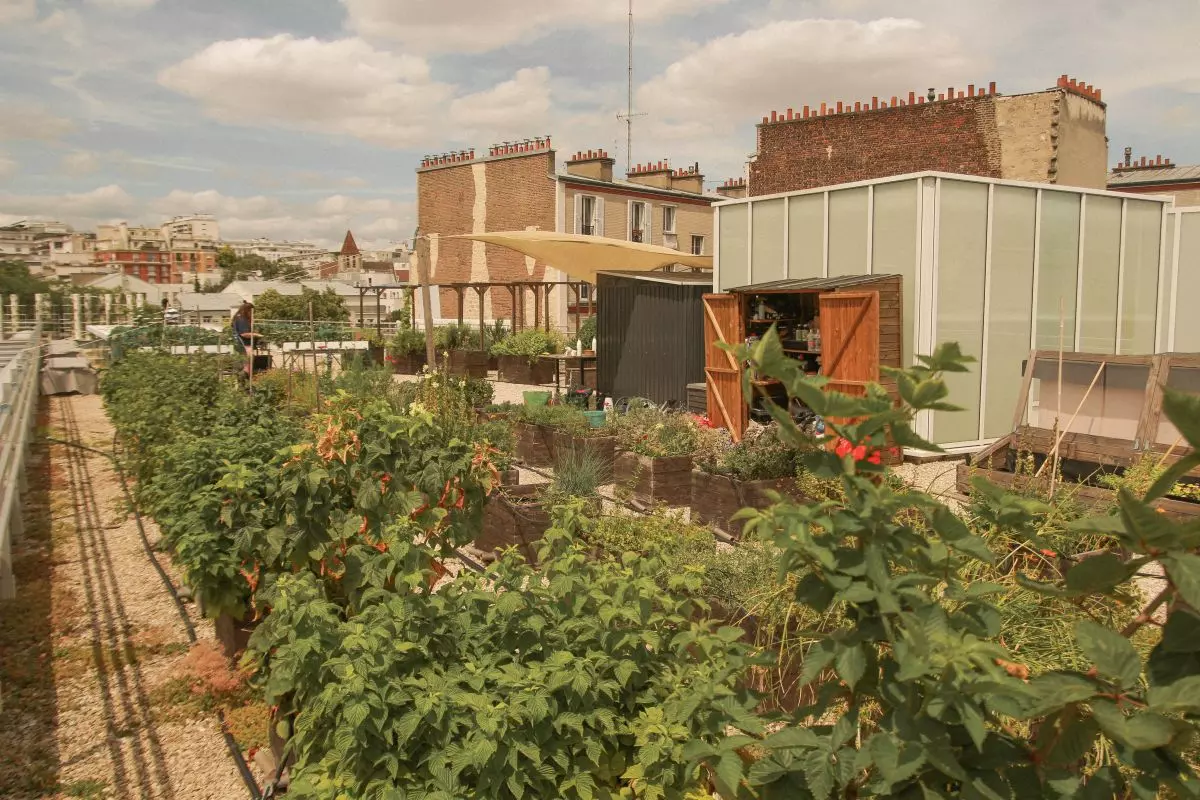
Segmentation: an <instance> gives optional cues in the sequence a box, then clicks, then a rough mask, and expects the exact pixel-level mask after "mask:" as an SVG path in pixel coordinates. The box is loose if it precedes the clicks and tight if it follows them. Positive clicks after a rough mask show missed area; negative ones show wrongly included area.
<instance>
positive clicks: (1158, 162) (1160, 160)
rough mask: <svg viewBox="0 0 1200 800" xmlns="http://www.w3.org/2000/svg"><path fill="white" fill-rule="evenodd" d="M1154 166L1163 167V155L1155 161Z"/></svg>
mask: <svg viewBox="0 0 1200 800" xmlns="http://www.w3.org/2000/svg"><path fill="white" fill-rule="evenodd" d="M1154 164H1155V165H1156V166H1160V165H1162V156H1161V155H1160V156H1158V157H1157V158H1155V159H1154Z"/></svg>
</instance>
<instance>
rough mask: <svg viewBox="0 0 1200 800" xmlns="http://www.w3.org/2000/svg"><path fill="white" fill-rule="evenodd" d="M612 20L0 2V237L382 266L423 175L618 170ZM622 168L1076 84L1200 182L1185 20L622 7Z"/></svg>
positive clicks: (1191, 32) (715, 173)
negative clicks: (808, 127) (349, 244)
mask: <svg viewBox="0 0 1200 800" xmlns="http://www.w3.org/2000/svg"><path fill="white" fill-rule="evenodd" d="M626 13H627V0H503V1H502V2H497V0H436V2H435V0H203V2H200V0H0V222H9V221H12V220H14V219H20V218H26V217H33V218H50V219H59V220H62V221H64V222H68V223H71V224H72V225H74V226H75V227H76V228H77V229H80V230H86V229H89V228H92V227H94V226H95V225H96V224H98V223H103V222H109V221H114V220H126V221H128V222H130V223H131V224H135V223H136V224H153V225H157V224H160V223H161V221H162V220H163V219H165V218H168V217H170V216H172V215H176V214H188V213H193V212H200V213H212V214H216V215H217V216H218V218H219V221H220V223H221V230H222V234H223V236H224V237H226V238H250V237H259V236H262V237H269V238H275V239H305V240H308V241H314V242H317V243H319V244H322V245H324V246H334V245H336V244H338V243H339V242H340V240H341V238H342V236H343V235H344V234H345V231H346V230H347V229H348V228H352V229H353V230H354V234H355V237H356V239H357V240H358V242H359V244H360V246H363V247H366V248H371V249H374V248H380V249H381V248H385V247H389V246H391V245H392V244H393V243H395V242H399V241H403V240H405V239H408V238H409V237H411V236H412V233H413V230H414V228H415V226H416V211H415V193H414V189H415V183H416V178H415V172H414V170H415V168H416V166H417V164H418V163H419V162H420V159H421V157H422V156H423V155H425V154H431V153H440V152H444V151H448V150H458V149H465V148H469V147H476V148H477V149H483V148H486V147H487V146H488V145H490V144H492V143H495V142H503V141H506V140H521V139H526V138H530V137H534V136H545V135H547V134H549V135H552V136H553V137H554V145H555V148H556V149H557V150H558V154H559V158H560V161H561V160H562V159H563V158H564V157H566V156H568V155H570V154H571V153H574V152H575V151H577V150H581V149H583V150H586V149H599V148H603V149H607V150H609V151H610V153H612V154H613V155H615V156H616V157H617V159H618V163H619V164H621V165H623V164H624V150H625V146H624V126H623V123H622V122H621V121H620V120H618V118H617V115H618V114H619V113H620V112H621V111H622V110H623V109H624V108H625V105H626V47H627V29H626ZM635 13H636V26H635V27H636V37H635V52H634V69H635V73H634V76H635V94H636V100H635V110H636V111H637V112H639V113H642V114H644V115H645V116H639V117H637V119H636V123H635V128H634V136H635V139H634V146H633V156H634V160H635V161H643V162H644V161H658V160H659V159H670V160H671V161H672V163H673V164H675V165H676V166H684V165H690V164H692V163H693V162H697V161H698V162H699V163H700V166H701V171H702V172H704V174H705V176H706V178H707V180H708V181H710V182H711V183H710V187H711V186H715V185H716V184H717V183H719V182H721V181H723V180H724V179H726V178H729V177H735V176H740V175H742V174H743V173H744V169H745V163H746V160H747V158H748V156H749V155H750V153H751V152H752V151H753V150H754V147H755V132H754V125H755V123H756V122H757V121H758V120H760V119H761V118H762V116H763V115H764V114H769V113H770V111H771V110H772V109H778V110H784V109H786V108H787V107H789V106H791V107H795V108H799V107H800V106H802V105H805V104H808V105H819V104H820V103H821V102H822V101H830V102H833V101H837V100H841V99H850V100H853V99H856V98H862V97H870V96H871V95H879V96H880V97H890V96H891V95H894V94H895V95H907V93H908V92H909V91H917V92H918V93H923V92H924V91H925V90H926V89H928V88H929V87H931V86H932V87H938V88H939V90H943V91H944V90H945V88H947V87H950V86H954V87H959V88H963V87H966V85H967V84H968V83H974V84H975V85H977V86H980V85H986V84H987V83H988V82H989V81H996V83H997V85H998V90H999V91H1000V92H1002V93H1006V94H1019V93H1022V92H1029V91H1037V90H1040V89H1045V88H1048V87H1051V86H1053V85H1054V84H1055V81H1056V80H1057V78H1058V76H1059V75H1060V74H1063V73H1068V74H1070V75H1071V76H1072V77H1076V78H1078V79H1081V80H1083V81H1086V82H1087V83H1091V84H1093V85H1094V86H1096V87H1097V88H1100V89H1101V90H1102V91H1103V93H1104V99H1105V101H1106V102H1107V103H1108V135H1109V139H1110V146H1109V161H1110V163H1115V162H1116V161H1117V160H1118V157H1119V154H1120V153H1121V152H1122V150H1123V148H1124V147H1125V146H1126V145H1129V146H1132V147H1133V148H1134V152H1135V154H1137V155H1139V156H1140V155H1150V156H1153V155H1155V154H1159V153H1161V154H1163V155H1164V156H1167V157H1170V158H1171V159H1172V160H1173V161H1175V162H1176V163H1180V164H1188V163H1191V164H1195V163H1200V56H1197V43H1198V42H1200V0H1152V1H1151V2H1144V3H1132V2H1128V0H1121V2H1109V0H1072V1H1071V2H1054V1H1053V0H1036V1H1035V0H1006V2H1004V3H984V2H978V1H977V0H904V1H903V2H898V1H897V0H635Z"/></svg>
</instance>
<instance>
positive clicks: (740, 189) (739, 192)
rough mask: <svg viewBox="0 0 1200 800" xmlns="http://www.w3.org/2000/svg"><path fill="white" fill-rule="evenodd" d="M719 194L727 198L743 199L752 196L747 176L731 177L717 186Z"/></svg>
mask: <svg viewBox="0 0 1200 800" xmlns="http://www.w3.org/2000/svg"><path fill="white" fill-rule="evenodd" d="M717 194H719V195H721V196H722V197H724V198H725V199H727V200H741V199H742V198H744V197H749V196H750V187H749V186H747V185H746V179H745V178H730V179H729V180H727V181H725V182H724V183H722V184H721V185H720V186H718V187H717Z"/></svg>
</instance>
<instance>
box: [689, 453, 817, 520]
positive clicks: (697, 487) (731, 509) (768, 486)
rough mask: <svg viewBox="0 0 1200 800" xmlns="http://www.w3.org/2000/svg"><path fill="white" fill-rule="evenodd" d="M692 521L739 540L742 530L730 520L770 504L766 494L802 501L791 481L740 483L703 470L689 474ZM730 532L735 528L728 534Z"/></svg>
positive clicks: (726, 476) (792, 480)
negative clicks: (738, 513)
mask: <svg viewBox="0 0 1200 800" xmlns="http://www.w3.org/2000/svg"><path fill="white" fill-rule="evenodd" d="M691 478H692V497H691V506H692V521H693V522H696V523H699V524H701V525H711V526H713V527H715V528H717V529H719V530H723V531H725V532H726V533H729V534H730V535H732V536H740V535H741V529H740V528H738V526H737V525H731V523H730V521H729V520H730V518H731V517H732V516H733V515H734V514H736V513H737V512H739V511H741V510H742V509H743V508H754V509H758V510H760V511H761V510H762V509H764V508H768V507H769V506H770V505H771V503H772V500H771V498H769V497H768V496H767V492H769V491H774V492H779V493H780V494H781V495H783V496H784V497H788V498H791V499H793V500H798V501H803V500H804V499H805V498H804V496H803V495H801V494H800V491H799V489H798V488H797V486H796V480H795V479H794V478H775V479H772V480H764V481H740V480H738V479H736V478H731V477H729V476H728V475H713V474H711V473H708V472H704V471H703V470H699V469H696V470H692V474H691ZM730 528H738V529H737V530H730Z"/></svg>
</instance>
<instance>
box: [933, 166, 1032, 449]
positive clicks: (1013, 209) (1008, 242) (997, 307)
mask: <svg viewBox="0 0 1200 800" xmlns="http://www.w3.org/2000/svg"><path fill="white" fill-rule="evenodd" d="M1036 213H1037V191H1036V190H1034V189H1019V188H1015V187H1012V186H997V187H996V188H995V190H994V192H993V195H992V269H991V288H990V289H989V294H988V312H987V314H988V336H987V381H986V386H985V389H984V392H985V395H984V397H985V402H984V422H983V436H984V438H988V439H990V438H993V437H998V436H1003V435H1005V434H1006V433H1008V432H1009V431H1010V430H1012V415H1013V411H1014V409H1015V407H1016V404H1017V396H1018V395H1019V394H1020V391H1021V362H1022V361H1023V360H1024V359H1025V358H1026V356H1028V354H1029V353H1028V351H1029V336H1030V331H1031V329H1032V326H1033V248H1034V236H1033V224H1034V218H1035V215H1036ZM943 224H944V222H943Z"/></svg>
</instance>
